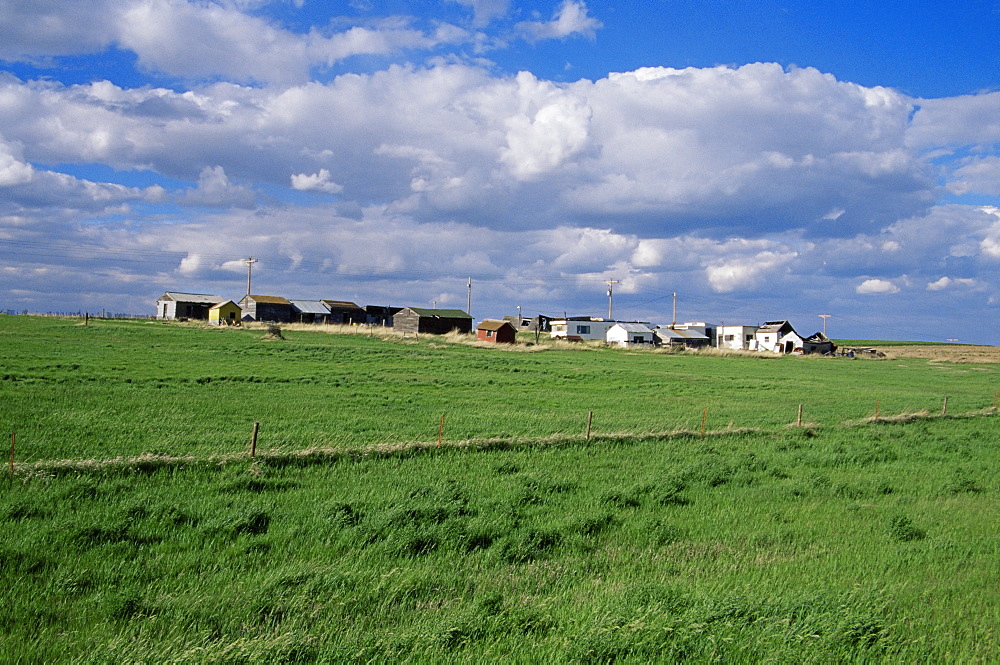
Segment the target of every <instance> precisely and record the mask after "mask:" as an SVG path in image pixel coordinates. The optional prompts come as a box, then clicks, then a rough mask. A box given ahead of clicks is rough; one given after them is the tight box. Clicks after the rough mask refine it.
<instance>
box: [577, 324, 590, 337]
mask: <svg viewBox="0 0 1000 665" xmlns="http://www.w3.org/2000/svg"><path fill="white" fill-rule="evenodd" d="M576 334H577V335H589V334H590V326H577V327H576Z"/></svg>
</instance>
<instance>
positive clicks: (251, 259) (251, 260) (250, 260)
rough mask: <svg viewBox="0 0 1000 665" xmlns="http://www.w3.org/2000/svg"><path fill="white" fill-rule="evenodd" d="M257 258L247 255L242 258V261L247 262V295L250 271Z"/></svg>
mask: <svg viewBox="0 0 1000 665" xmlns="http://www.w3.org/2000/svg"><path fill="white" fill-rule="evenodd" d="M257 261H258V259H255V258H254V257H252V256H248V257H247V258H245V259H243V263H245V264H247V295H250V273H251V272H253V264H255V263H257Z"/></svg>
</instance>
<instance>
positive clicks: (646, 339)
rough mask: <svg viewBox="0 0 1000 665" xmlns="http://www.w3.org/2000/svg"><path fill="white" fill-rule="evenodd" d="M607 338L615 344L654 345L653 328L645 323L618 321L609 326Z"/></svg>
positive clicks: (609, 342)
mask: <svg viewBox="0 0 1000 665" xmlns="http://www.w3.org/2000/svg"><path fill="white" fill-rule="evenodd" d="M605 340H606V341H607V343H608V344H613V345H615V346H626V347H627V346H652V345H653V329H652V328H650V327H649V326H647V325H645V324H643V323H616V324H614V325H613V326H611V327H610V328H608V332H607V336H606V337H605Z"/></svg>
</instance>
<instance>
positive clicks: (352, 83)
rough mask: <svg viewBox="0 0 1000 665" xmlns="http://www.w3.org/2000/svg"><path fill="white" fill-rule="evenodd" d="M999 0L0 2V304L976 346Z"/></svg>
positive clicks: (999, 87)
mask: <svg viewBox="0 0 1000 665" xmlns="http://www.w3.org/2000/svg"><path fill="white" fill-rule="evenodd" d="M997 35H1000V3H997V2H968V1H967V2H954V3H939V2H936V3H931V2H911V3H906V5H905V7H904V8H897V7H896V6H893V5H891V4H887V3H882V2H867V1H866V2H860V1H859V2H839V3H807V2H776V1H770V0H768V1H763V2H752V3H751V2H727V1H722V0H719V1H714V0H708V1H701V2H695V1H693V0H690V1H689V0H661V1H654V2H644V3H613V2H599V1H593V2H582V1H580V0H557V1H554V2H541V1H539V2H518V1H516V0H447V1H445V2H405V1H396V2H375V1H374V0H372V1H367V0H355V1H353V2H342V3H327V2H318V1H315V0H276V1H273V2H270V1H268V0H217V1H214V2H213V1H209V0H202V1H198V2H190V1H185V0H114V1H112V0H76V1H74V2H64V1H59V0H32V1H27V0H0V70H3V73H0V310H15V311H22V310H29V311H37V312H46V311H79V310H84V309H87V310H90V311H100V310H106V311H112V312H134V313H147V312H148V313H150V314H151V313H152V312H153V307H154V303H155V300H156V298H157V297H158V296H159V295H160V294H161V293H162V292H163V291H167V290H176V291H189V292H198V293H215V294H219V295H222V296H224V297H226V298H234V299H238V298H239V297H240V296H242V295H243V289H244V288H245V266H243V264H241V263H240V259H241V258H243V257H246V256H250V255H252V256H256V257H259V258H260V263H258V264H256V265H255V270H254V279H255V287H254V290H255V291H257V292H260V293H265V294H272V295H285V296H287V297H293V298H306V299H308V298H332V299H349V300H354V301H356V302H358V303H359V304H362V305H364V304H388V305H413V306H431V305H432V304H434V303H436V304H437V305H438V306H441V307H464V306H465V303H466V297H467V292H466V283H467V280H468V278H469V277H470V276H471V277H472V278H473V282H474V288H473V306H472V314H473V315H474V316H475V317H476V318H477V319H480V318H485V317H499V316H502V315H504V314H513V313H516V311H517V308H518V307H519V306H520V307H521V309H522V311H524V312H526V313H534V312H541V313H547V314H561V313H562V312H567V313H570V314H592V315H601V314H602V313H606V307H607V302H606V296H605V290H606V286H605V285H604V282H605V281H607V280H610V279H616V280H619V283H618V284H617V285H616V287H615V289H616V290H615V312H616V315H618V316H620V317H623V318H633V319H641V320H649V321H654V322H664V321H668V320H669V318H670V316H671V312H670V308H671V301H672V295H671V294H672V293H674V292H677V293H678V307H679V314H678V316H679V318H682V319H685V320H707V321H714V322H722V321H725V322H727V323H744V324H753V323H759V322H762V321H764V320H769V319H789V320H791V321H792V322H793V324H795V325H796V327H797V328H799V330H800V332H803V333H806V334H808V333H811V332H814V331H815V330H817V329H820V328H821V327H822V319H821V318H819V314H830V315H831V318H830V319H829V321H828V324H827V325H828V330H829V332H830V334H831V335H832V336H838V337H859V338H896V339H926V340H944V339H952V338H957V339H960V340H961V341H967V342H975V343H987V344H994V343H997V337H998V335H997V333H996V332H995V329H996V322H997V321H996V319H997V307H998V304H1000V279H998V278H997V275H996V273H997V267H998V265H1000V152H998V146H1000V80H998V78H1000V48H998V47H1000V37H998V36H997Z"/></svg>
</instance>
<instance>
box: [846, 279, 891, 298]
mask: <svg viewBox="0 0 1000 665" xmlns="http://www.w3.org/2000/svg"><path fill="white" fill-rule="evenodd" d="M854 292H855V293H857V294H860V295H888V294H893V293H899V287H898V286H896V285H895V284H893V283H892V282H890V281H888V280H885V279H866V280H865V281H863V282H861V283H860V284H858V286H857V288H856V289H854Z"/></svg>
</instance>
